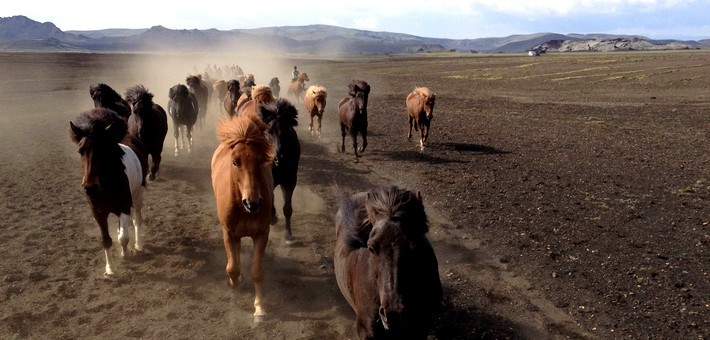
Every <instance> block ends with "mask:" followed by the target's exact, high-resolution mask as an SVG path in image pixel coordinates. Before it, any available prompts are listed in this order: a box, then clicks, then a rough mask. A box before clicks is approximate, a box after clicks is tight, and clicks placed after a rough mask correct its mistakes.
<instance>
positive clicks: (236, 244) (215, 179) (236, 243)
mask: <svg viewBox="0 0 710 340" xmlns="http://www.w3.org/2000/svg"><path fill="white" fill-rule="evenodd" d="M266 128H267V127H266V125H265V124H264V123H263V122H262V121H261V120H260V119H259V118H258V116H257V115H256V114H255V113H254V112H248V113H245V114H243V115H235V116H233V117H231V118H225V119H223V120H222V121H221V122H219V124H218V126H217V137H218V138H219V140H220V144H219V146H218V147H217V149H216V150H215V152H214V155H213V156H212V188H213V190H214V195H215V199H216V201H217V215H218V218H219V222H220V224H221V225H222V236H223V239H224V249H225V250H226V253H227V267H226V271H227V276H229V284H230V285H231V286H238V285H239V284H240V283H241V281H242V279H243V277H242V274H241V272H240V263H239V252H240V248H241V239H242V238H243V237H251V239H252V241H253V243H254V255H253V262H252V268H251V277H252V279H253V280H254V290H255V298H254V308H255V311H254V320H255V321H257V322H258V321H260V320H261V318H263V317H264V316H265V315H266V313H265V312H264V309H263V306H262V294H261V293H262V282H263V279H264V272H263V268H262V260H263V256H264V251H265V249H266V245H267V243H268V240H269V229H270V224H269V222H270V221H271V211H270V210H271V209H269V208H270V207H272V206H273V198H274V193H273V191H274V184H273V180H272V178H271V166H272V163H273V160H274V156H275V154H274V148H273V146H272V145H271V143H270V142H269V140H268V139H267V138H266V134H265V131H266Z"/></svg>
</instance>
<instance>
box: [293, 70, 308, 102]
mask: <svg viewBox="0 0 710 340" xmlns="http://www.w3.org/2000/svg"><path fill="white" fill-rule="evenodd" d="M307 81H310V79H308V74H306V72H303V73H301V74H299V75H298V78H296V80H293V81H291V83H290V84H288V95H289V96H292V97H293V98H295V100H296V102H297V103H300V102H301V100H303V91H305V90H306V82H307Z"/></svg>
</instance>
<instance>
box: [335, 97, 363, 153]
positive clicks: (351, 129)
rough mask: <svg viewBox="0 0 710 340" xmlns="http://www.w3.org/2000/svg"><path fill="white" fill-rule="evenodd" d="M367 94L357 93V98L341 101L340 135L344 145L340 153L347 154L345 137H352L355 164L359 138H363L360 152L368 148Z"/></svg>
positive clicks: (341, 146)
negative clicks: (365, 102)
mask: <svg viewBox="0 0 710 340" xmlns="http://www.w3.org/2000/svg"><path fill="white" fill-rule="evenodd" d="M364 97H365V94H364V93H363V92H361V91H358V92H356V93H355V97H346V98H345V99H343V100H342V101H340V106H339V107H338V113H339V116H340V133H341V135H342V137H343V138H342V143H341V144H340V152H345V136H346V135H348V134H349V135H350V138H352V140H353V153H354V154H355V162H357V161H358V158H359V157H360V155H359V154H358V147H357V136H358V134H359V135H361V136H362V147H360V149H359V151H360V152H364V151H365V148H366V147H367V111H365V109H364V107H365V104H364V100H365V98H364Z"/></svg>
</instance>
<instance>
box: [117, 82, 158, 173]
mask: <svg viewBox="0 0 710 340" xmlns="http://www.w3.org/2000/svg"><path fill="white" fill-rule="evenodd" d="M126 101H128V103H130V104H131V106H132V107H133V110H132V111H133V113H132V114H131V116H130V117H129V118H128V133H130V134H131V135H133V136H135V137H137V138H138V139H140V141H141V142H142V143H143V145H144V146H145V148H146V151H147V152H148V154H149V155H150V157H151V159H152V164H151V166H150V172H149V174H148V180H151V181H152V180H155V176H156V175H157V174H158V170H159V169H160V161H161V160H162V156H161V154H162V153H163V143H164V142H165V136H166V135H167V134H168V115H167V114H166V113H165V110H164V109H163V107H162V106H160V105H158V104H156V103H154V102H153V94H152V93H150V92H148V89H146V88H145V87H143V85H136V86H133V87H131V88H128V89H127V90H126Z"/></svg>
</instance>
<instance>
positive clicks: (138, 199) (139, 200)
mask: <svg viewBox="0 0 710 340" xmlns="http://www.w3.org/2000/svg"><path fill="white" fill-rule="evenodd" d="M144 193H145V187H144V186H141V187H140V189H138V192H137V193H136V194H135V195H134V196H133V209H131V214H132V215H133V229H134V235H135V236H133V238H134V239H135V241H134V242H133V249H135V250H136V251H141V250H143V239H142V237H141V234H140V230H141V227H142V226H143V213H142V209H143V194H144Z"/></svg>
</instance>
